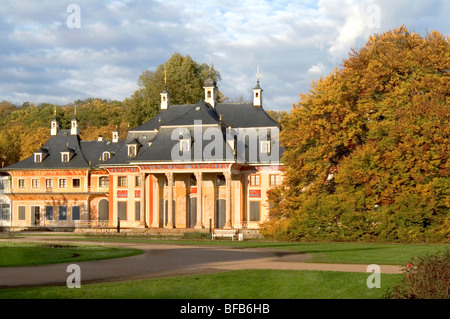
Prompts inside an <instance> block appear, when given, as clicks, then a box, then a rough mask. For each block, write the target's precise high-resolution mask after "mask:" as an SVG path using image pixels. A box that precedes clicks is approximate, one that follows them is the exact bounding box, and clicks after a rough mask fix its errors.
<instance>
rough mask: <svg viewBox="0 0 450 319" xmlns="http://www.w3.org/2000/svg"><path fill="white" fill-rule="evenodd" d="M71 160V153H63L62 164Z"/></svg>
mask: <svg viewBox="0 0 450 319" xmlns="http://www.w3.org/2000/svg"><path fill="white" fill-rule="evenodd" d="M69 160H70V157H69V152H61V162H68V161H69Z"/></svg>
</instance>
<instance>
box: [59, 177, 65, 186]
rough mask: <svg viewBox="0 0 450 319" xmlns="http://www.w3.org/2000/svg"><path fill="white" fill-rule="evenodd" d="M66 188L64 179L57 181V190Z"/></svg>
mask: <svg viewBox="0 0 450 319" xmlns="http://www.w3.org/2000/svg"><path fill="white" fill-rule="evenodd" d="M66 187H67V180H66V179H65V178H61V179H60V180H59V188H66Z"/></svg>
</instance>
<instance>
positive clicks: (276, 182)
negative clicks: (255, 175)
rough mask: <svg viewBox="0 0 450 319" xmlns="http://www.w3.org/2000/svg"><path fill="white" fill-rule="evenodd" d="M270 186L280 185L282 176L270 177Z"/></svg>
mask: <svg viewBox="0 0 450 319" xmlns="http://www.w3.org/2000/svg"><path fill="white" fill-rule="evenodd" d="M270 185H271V186H276V185H280V175H270Z"/></svg>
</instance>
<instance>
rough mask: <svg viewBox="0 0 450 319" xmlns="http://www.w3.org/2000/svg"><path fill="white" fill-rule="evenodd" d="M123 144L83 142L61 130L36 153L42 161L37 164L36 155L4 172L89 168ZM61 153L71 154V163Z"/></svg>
mask: <svg viewBox="0 0 450 319" xmlns="http://www.w3.org/2000/svg"><path fill="white" fill-rule="evenodd" d="M121 144H122V142H118V143H111V142H110V141H102V142H97V141H86V142H85V141H81V140H80V138H79V136H78V135H71V134H70V130H59V131H58V133H57V135H55V136H50V139H49V140H48V141H47V142H46V143H45V144H44V145H43V146H42V147H41V148H39V149H38V150H37V151H36V152H35V153H42V154H43V156H42V161H41V162H40V163H39V162H35V161H34V154H33V155H31V156H30V157H28V158H26V159H24V160H22V161H20V162H17V163H14V164H12V165H9V166H7V167H5V168H4V169H3V170H16V169H38V170H39V169H73V168H89V167H91V166H94V167H95V166H97V165H98V164H99V163H100V157H101V155H102V154H103V152H105V151H108V152H111V153H114V152H117V150H118V149H119V148H120V146H121ZM61 152H69V153H70V161H68V162H63V161H62V160H61Z"/></svg>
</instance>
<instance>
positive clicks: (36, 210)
mask: <svg viewBox="0 0 450 319" xmlns="http://www.w3.org/2000/svg"><path fill="white" fill-rule="evenodd" d="M31 225H32V226H40V225H41V208H40V207H39V206H31Z"/></svg>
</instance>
